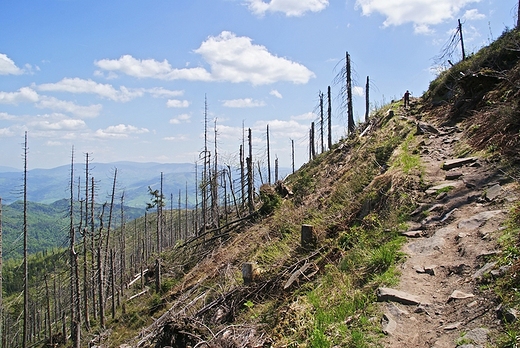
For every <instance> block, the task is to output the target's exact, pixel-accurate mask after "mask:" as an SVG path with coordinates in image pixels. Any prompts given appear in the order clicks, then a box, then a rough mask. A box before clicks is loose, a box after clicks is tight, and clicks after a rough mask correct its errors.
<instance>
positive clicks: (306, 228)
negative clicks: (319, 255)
mask: <svg viewBox="0 0 520 348" xmlns="http://www.w3.org/2000/svg"><path fill="white" fill-rule="evenodd" d="M301 246H302V248H305V249H307V248H312V247H315V246H316V235H315V233H314V226H312V225H302V229H301Z"/></svg>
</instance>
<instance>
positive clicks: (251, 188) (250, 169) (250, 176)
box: [246, 128, 255, 214]
mask: <svg viewBox="0 0 520 348" xmlns="http://www.w3.org/2000/svg"><path fill="white" fill-rule="evenodd" d="M247 139H248V142H249V157H248V158H246V162H247V206H248V208H249V214H253V212H254V211H255V204H254V198H253V193H254V182H253V140H252V136H251V128H249V129H248V135H247Z"/></svg>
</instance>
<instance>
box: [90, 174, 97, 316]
mask: <svg viewBox="0 0 520 348" xmlns="http://www.w3.org/2000/svg"><path fill="white" fill-rule="evenodd" d="M90 180H91V183H92V185H90V191H91V195H90V262H91V264H90V274H91V277H90V280H91V284H90V291H91V292H92V314H93V316H94V319H97V311H96V278H95V276H94V275H95V274H96V258H95V255H96V246H95V243H94V239H95V238H94V236H95V233H96V231H95V229H96V223H95V219H94V201H95V195H94V194H95V181H94V177H91V178H90Z"/></svg>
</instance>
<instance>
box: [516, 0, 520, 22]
mask: <svg viewBox="0 0 520 348" xmlns="http://www.w3.org/2000/svg"><path fill="white" fill-rule="evenodd" d="M517 10H518V12H517V15H516V27H517V28H520V0H518V6H517Z"/></svg>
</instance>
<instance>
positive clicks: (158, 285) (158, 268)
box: [155, 259, 161, 293]
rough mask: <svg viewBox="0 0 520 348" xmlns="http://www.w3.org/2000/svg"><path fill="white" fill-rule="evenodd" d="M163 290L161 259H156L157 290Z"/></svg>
mask: <svg viewBox="0 0 520 348" xmlns="http://www.w3.org/2000/svg"><path fill="white" fill-rule="evenodd" d="M160 291H161V260H160V259H155V292H156V293H159V292H160Z"/></svg>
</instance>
